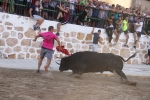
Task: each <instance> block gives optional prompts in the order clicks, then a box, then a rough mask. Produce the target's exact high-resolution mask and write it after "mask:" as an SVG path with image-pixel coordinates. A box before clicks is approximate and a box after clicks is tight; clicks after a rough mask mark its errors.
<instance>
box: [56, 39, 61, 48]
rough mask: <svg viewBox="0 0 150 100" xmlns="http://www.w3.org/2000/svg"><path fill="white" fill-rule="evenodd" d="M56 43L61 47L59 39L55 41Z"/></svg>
mask: <svg viewBox="0 0 150 100" xmlns="http://www.w3.org/2000/svg"><path fill="white" fill-rule="evenodd" d="M56 41H57V43H58V45H59V47H60V46H61V45H60V41H59V39H56Z"/></svg>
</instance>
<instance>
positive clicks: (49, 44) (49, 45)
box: [39, 32, 58, 50]
mask: <svg viewBox="0 0 150 100" xmlns="http://www.w3.org/2000/svg"><path fill="white" fill-rule="evenodd" d="M39 36H41V37H43V39H44V40H43V43H42V47H44V48H46V49H49V50H53V47H54V40H57V39H58V37H57V36H56V35H55V34H54V33H53V32H44V33H40V34H39Z"/></svg>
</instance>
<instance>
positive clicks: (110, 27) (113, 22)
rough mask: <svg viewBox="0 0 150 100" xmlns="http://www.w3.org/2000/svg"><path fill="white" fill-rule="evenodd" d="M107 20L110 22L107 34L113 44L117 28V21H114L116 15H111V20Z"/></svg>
mask: <svg viewBox="0 0 150 100" xmlns="http://www.w3.org/2000/svg"><path fill="white" fill-rule="evenodd" d="M106 18H107V21H108V26H107V27H106V33H107V35H108V38H109V43H111V40H112V35H113V29H114V27H115V19H114V15H113V14H112V15H111V18H108V17H107V16H106Z"/></svg>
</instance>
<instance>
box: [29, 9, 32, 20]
mask: <svg viewBox="0 0 150 100" xmlns="http://www.w3.org/2000/svg"><path fill="white" fill-rule="evenodd" d="M32 10H33V9H32V8H30V9H29V14H30V18H32Z"/></svg>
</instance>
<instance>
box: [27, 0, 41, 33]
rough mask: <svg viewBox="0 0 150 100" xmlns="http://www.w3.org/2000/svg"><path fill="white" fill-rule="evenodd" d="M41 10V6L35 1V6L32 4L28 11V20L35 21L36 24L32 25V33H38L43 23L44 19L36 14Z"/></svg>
mask: <svg viewBox="0 0 150 100" xmlns="http://www.w3.org/2000/svg"><path fill="white" fill-rule="evenodd" d="M41 9H42V5H40V1H38V0H36V1H35V4H33V5H32V6H31V7H30V9H29V14H30V18H31V19H34V20H36V21H37V22H36V24H35V25H33V29H34V31H36V30H37V29H38V30H39V31H40V30H41V29H40V26H41V24H42V23H43V22H44V19H43V18H42V17H41V16H39V15H38V12H39V11H40V10H41Z"/></svg>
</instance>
